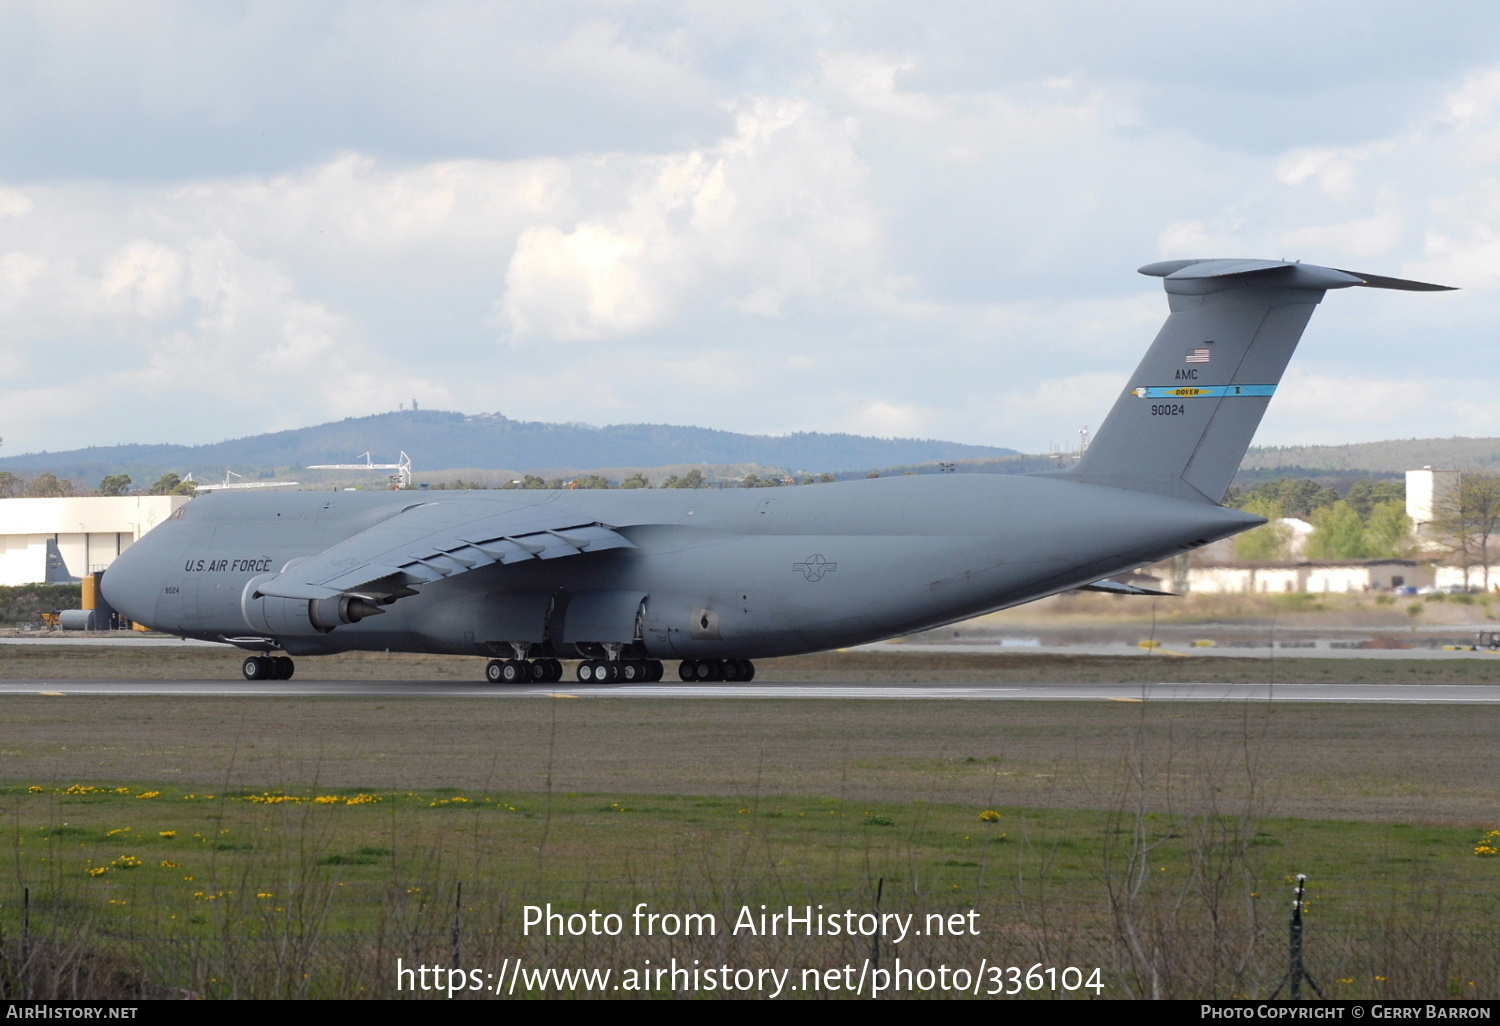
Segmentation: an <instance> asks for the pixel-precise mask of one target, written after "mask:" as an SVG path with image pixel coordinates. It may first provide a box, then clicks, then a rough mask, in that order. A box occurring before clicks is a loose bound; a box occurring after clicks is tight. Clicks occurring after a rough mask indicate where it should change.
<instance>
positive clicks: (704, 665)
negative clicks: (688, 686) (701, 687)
mask: <svg viewBox="0 0 1500 1026" xmlns="http://www.w3.org/2000/svg"><path fill="white" fill-rule="evenodd" d="M693 679H694V680H698V681H706V680H723V679H724V664H723V663H721V662H720V661H719V660H717V659H701V660H699V661H698V662H697V664H696V665H695V666H694V667H693Z"/></svg>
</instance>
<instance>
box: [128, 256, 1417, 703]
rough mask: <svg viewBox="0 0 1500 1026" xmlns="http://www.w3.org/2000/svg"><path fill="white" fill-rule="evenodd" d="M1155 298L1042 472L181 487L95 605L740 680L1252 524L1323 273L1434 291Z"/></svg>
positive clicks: (557, 667)
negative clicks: (1091, 424) (1117, 389)
mask: <svg viewBox="0 0 1500 1026" xmlns="http://www.w3.org/2000/svg"><path fill="white" fill-rule="evenodd" d="M1140 270H1141V273H1143V274H1147V275H1154V276H1156V277H1159V278H1162V279H1163V280H1164V284H1165V287H1166V291H1167V299H1168V303H1169V305H1170V308H1171V313H1170V315H1169V316H1168V318H1167V321H1166V324H1165V326H1164V327H1163V328H1162V329H1161V332H1160V333H1159V334H1158V335H1157V337H1156V341H1155V342H1154V343H1153V344H1152V346H1151V348H1150V350H1149V351H1148V352H1147V354H1146V357H1145V359H1144V360H1142V361H1141V364H1140V366H1139V367H1138V368H1137V369H1136V371H1135V373H1134V374H1133V375H1132V376H1131V378H1130V380H1129V382H1128V383H1127V384H1126V386H1125V389H1124V391H1123V392H1122V393H1121V395H1120V397H1119V399H1118V400H1117V401H1116V402H1115V405H1114V408H1113V409H1112V410H1111V411H1110V413H1109V416H1108V417H1107V418H1106V419H1105V421H1104V423H1103V425H1102V426H1101V427H1100V429H1099V431H1098V433H1097V434H1096V436H1095V438H1094V441H1093V444H1092V445H1090V446H1089V448H1088V451H1087V453H1086V454H1085V455H1084V456H1083V458H1082V459H1081V460H1080V461H1079V462H1078V463H1077V465H1076V466H1074V467H1072V468H1071V469H1068V470H1066V471H1057V472H1050V473H1044V474H1035V475H1025V476H1019V475H1018V476H1002V475H989V474H970V475H959V474H942V475H929V476H916V477H893V478H878V479H871V480H863V481H849V482H843V483H838V484H832V485H821V486H816V487H806V488H784V489H778V490H775V491H767V490H764V489H726V490H719V489H712V490H708V489H705V490H689V491H680V490H676V489H671V490H644V489H642V490H633V491H571V492H570V491H489V492H453V493H422V492H411V491H391V492H378V493H368V492H366V493H360V492H348V493H346V492H337V493H332V494H330V493H327V492H323V493H318V492H291V493H287V492H283V493H277V494H264V495H233V494H227V493H226V494H216V495H205V496H199V497H198V498H196V499H194V500H193V501H192V502H191V503H188V504H187V505H185V506H183V507H181V508H179V509H178V510H177V511H176V512H175V513H173V514H172V516H171V518H169V519H168V520H167V521H166V522H164V523H162V524H161V525H160V526H158V527H157V528H155V529H154V530H152V531H151V532H150V533H149V534H148V535H146V536H145V537H144V538H142V539H141V540H140V541H139V542H137V543H136V544H135V545H133V546H131V547H130V548H129V549H128V550H127V551H126V552H124V553H123V554H121V555H120V556H119V558H117V559H116V560H115V562H114V565H113V566H111V567H110V568H109V570H108V572H107V573H106V574H105V575H104V580H103V591H104V595H105V598H106V599H107V600H108V602H109V603H110V604H111V605H113V606H114V607H115V609H117V610H119V611H120V612H121V613H123V614H124V615H125V616H127V617H129V618H130V619H132V620H135V621H137V622H140V623H145V624H148V625H150V626H151V627H154V628H156V629H157V630H161V631H165V632H168V633H171V634H177V635H181V636H183V637H189V638H202V639H206V640H212V641H219V642H225V643H228V644H230V645H236V646H238V647H240V648H241V649H245V650H248V651H250V652H254V653H259V654H256V655H252V656H250V657H249V658H247V659H246V660H245V662H244V667H243V670H244V675H245V677H246V678H248V679H251V680H256V679H280V680H285V679H288V678H290V677H291V676H292V671H293V665H292V659H291V657H292V656H304V655H305V656H312V655H319V654H326V653H332V652H344V651H350V650H367V651H368V650H374V651H381V650H388V651H397V652H442V653H453V654H461V655H474V656H480V657H489V662H488V664H487V666H486V677H487V678H488V679H489V680H491V681H493V682H497V683H499V682H507V683H511V682H513V683H523V682H527V681H539V682H551V681H556V680H558V679H560V677H561V676H562V672H563V667H562V663H561V662H560V661H559V659H560V658H577V659H581V660H582V662H581V663H580V664H579V666H578V671H577V672H578V678H579V679H580V680H583V681H600V682H613V681H647V680H659V679H661V676H662V673H663V665H662V660H666V659H676V660H681V662H680V666H679V670H678V674H679V676H680V677H681V678H682V679H683V680H749V679H751V678H752V677H753V675H754V672H755V667H754V664H753V663H752V662H751V661H750V660H752V659H756V658H765V657H770V656H780V655H793V654H797V653H804V652H815V651H819V650H822V649H830V648H837V647H845V646H849V645H858V644H862V643H865V642H871V641H878V640H880V639H882V638H889V637H894V636H897V635H902V634H909V633H911V632H913V631H920V630H925V629H927V628H931V627H938V626H941V625H943V624H947V623H952V622H954V621H957V620H962V619H964V618H966V617H971V616H975V615H978V614H980V613H986V612H990V611H993V610H997V609H1004V608H1006V607H1009V606H1015V605H1019V604H1021V603H1023V602H1030V601H1033V600H1034V599H1039V598H1043V597H1044V596H1047V595H1053V594H1056V593H1058V592H1062V591H1068V590H1071V589H1076V588H1080V587H1095V588H1099V589H1103V590H1115V591H1130V590H1138V589H1130V588H1128V587H1126V586H1123V585H1119V584H1116V583H1114V582H1111V581H1109V580H1108V578H1109V577H1110V576H1111V575H1113V574H1119V573H1122V572H1125V571H1129V570H1133V569H1136V568H1139V567H1142V566H1145V565H1148V564H1151V563H1155V562H1158V561H1160V560H1163V559H1167V558H1169V557H1171V556H1175V555H1177V554H1179V553H1181V552H1185V551H1187V550H1189V549H1192V548H1195V547H1196V546H1199V545H1203V544H1205V543H1207V542H1211V541H1214V540H1216V539H1219V538H1225V537H1228V536H1230V535H1232V534H1235V533H1237V532H1240V531H1244V530H1246V529H1248V528H1251V527H1254V526H1256V525H1258V524H1261V523H1264V522H1265V521H1264V520H1263V519H1262V518H1260V517H1257V516H1252V515H1250V514H1248V513H1243V512H1240V511H1239V510H1234V509H1226V508H1225V507H1223V506H1221V505H1219V503H1220V501H1221V500H1222V499H1223V496H1224V493H1225V492H1226V491H1227V489H1228V487H1229V483H1230V481H1231V479H1232V478H1233V477H1234V474H1235V471H1236V470H1237V469H1238V467H1239V464H1240V460H1241V459H1243V458H1244V455H1245V450H1246V449H1247V448H1248V447H1249V444H1250V440H1251V437H1252V436H1253V435H1254V433H1255V429H1256V427H1257V426H1258V425H1259V423H1260V419H1261V415H1262V414H1263V413H1264V411H1265V409H1266V405H1267V404H1268V403H1269V402H1270V399H1271V396H1272V394H1273V393H1274V392H1275V391H1276V386H1277V383H1278V382H1279V381H1280V380H1281V375H1282V372H1283V371H1284V370H1285V368H1286V365H1287V361H1288V360H1289V359H1290V358H1291V355H1292V351H1293V349H1294V348H1295V347H1296V345H1297V341H1298V339H1299V338H1300V337H1301V335H1302V331H1303V328H1304V327H1306V325H1307V322H1308V319H1309V318H1310V317H1311V316H1312V312H1313V308H1314V307H1316V306H1317V304H1318V303H1319V302H1320V301H1321V300H1322V299H1323V294H1324V293H1325V292H1326V291H1327V290H1329V289H1341V288H1348V287H1350V286H1364V287H1368V288H1384V289H1405V290H1415V291H1433V290H1440V289H1443V288H1444V287H1443V286H1439V285H1427V284H1423V283H1421V282H1411V281H1403V280H1400V279H1395V278H1384V277H1379V276H1376V275H1369V274H1361V273H1356V272H1353V271H1341V270H1336V269H1334V268H1328V267H1317V266H1313V265H1310V264H1300V263H1288V262H1285V261H1269V260H1170V261H1165V262H1162V263H1155V264H1148V265H1147V266H1145V267H1143V268H1141V269H1140Z"/></svg>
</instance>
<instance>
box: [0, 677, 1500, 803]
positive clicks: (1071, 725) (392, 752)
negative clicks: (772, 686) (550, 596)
mask: <svg viewBox="0 0 1500 1026" xmlns="http://www.w3.org/2000/svg"><path fill="white" fill-rule="evenodd" d="M0 711H3V717H4V724H5V731H4V740H3V741H0V779H4V780H9V781H15V782H22V781H24V782H27V783H34V782H35V783H49V782H64V783H66V782H70V781H73V780H80V779H83V780H91V781H98V780H106V781H107V780H157V781H162V782H165V783H175V782H182V783H185V784H197V783H215V784H217V785H219V786H226V787H227V786H243V787H271V786H289V787H290V786H298V785H301V784H303V783H305V782H309V781H319V782H320V783H322V784H326V785H328V786H337V787H356V788H358V787H368V788H394V787H412V788H431V787H459V788H473V787H480V786H487V787H494V788H500V789H504V790H511V791H533V790H535V789H537V788H539V787H542V786H543V785H544V782H545V781H547V780H548V779H550V780H551V781H552V784H553V786H554V787H556V788H558V789H560V790H565V791H593V792H626V793H640V794H703V795H728V796H735V797H743V796H746V795H750V794H801V795H830V794H832V795H845V796H849V797H853V798H858V799H862V800H864V799H868V800H876V799H878V800H888V801H931V802H952V803H963V804H968V803H974V802H979V803H985V802H999V803H1004V804H1009V805H1018V806H1022V805H1024V806H1033V807H1052V806H1055V807H1064V808H1095V809H1104V808H1109V807H1111V806H1112V804H1113V802H1114V800H1115V798H1114V795H1115V784H1116V782H1117V780H1118V777H1119V774H1120V772H1121V770H1120V766H1121V760H1122V759H1124V758H1125V757H1126V756H1127V755H1129V754H1130V753H1131V752H1137V753H1139V752H1145V753H1155V754H1154V755H1152V759H1153V760H1156V761H1159V762H1160V766H1159V767H1155V768H1154V769H1153V773H1154V774H1155V777H1154V779H1155V780H1156V786H1155V787H1154V789H1153V794H1152V796H1151V807H1152V808H1154V809H1160V810H1166V809H1170V808H1180V807H1181V803H1182V802H1183V801H1184V800H1185V798H1184V797H1183V796H1184V795H1186V794H1189V793H1192V792H1194V790H1195V789H1197V788H1198V787H1199V786H1200V783H1199V782H1200V781H1202V780H1204V779H1221V780H1222V781H1223V782H1222V784H1221V785H1220V786H1221V787H1222V788H1225V789H1227V791H1228V792H1229V793H1230V794H1234V793H1237V792H1238V791H1242V790H1244V788H1245V787H1246V786H1248V785H1247V783H1246V781H1247V780H1248V779H1249V778H1250V775H1251V774H1252V771H1253V776H1254V779H1255V780H1256V783H1257V786H1258V787H1259V788H1260V789H1261V790H1262V792H1264V793H1265V794H1267V795H1270V796H1272V797H1273V798H1274V802H1273V804H1272V806H1271V807H1272V808H1273V810H1274V811H1275V812H1276V814H1279V815H1290V816H1312V817H1317V818H1341V819H1368V820H1394V821H1406V822H1422V823H1454V824H1463V825H1479V824H1483V823H1490V822H1495V821H1500V799H1497V795H1500V764H1497V763H1496V762H1495V760H1494V759H1492V758H1490V757H1489V756H1488V755H1487V753H1488V751H1489V750H1490V748H1491V747H1492V746H1493V739H1494V737H1495V736H1496V735H1497V733H1500V709H1497V708H1495V707H1491V706H1463V707H1455V706H1411V705H1402V706H1394V705H1393V706H1377V705H1358V706H1338V705H1290V704H1286V705H1245V704H1239V703H1235V704H1223V705H1219V704H1213V703H1192V704H1186V703H1185V704H1180V705H1174V704H1166V703H1147V704H1126V703H1114V702H1099V703H1083V702H1067V703H1050V702H941V701H921V702H881V701H847V700H829V701H808V700H798V701H777V700H765V699H757V700H754V701H732V700H726V701H715V700H702V699H697V700H692V701H683V702H673V701H671V700H667V699H658V700H618V701H617V700H610V699H588V700H586V701H585V700H577V701H570V700H566V699H556V700H547V699H537V700H534V701H533V700H525V699H511V700H507V701H504V702H491V701H474V700H470V699H451V698H448V699H420V698H408V699H368V698H347V699H331V698H319V699H307V700H288V699H285V698H266V699H255V698H223V699H213V698H201V697H194V698H185V697H179V698H143V697H112V698H106V697H74V696H68V697H47V696H35V695H11V696H6V697H4V699H3V700H0ZM1153 765H1154V764H1153Z"/></svg>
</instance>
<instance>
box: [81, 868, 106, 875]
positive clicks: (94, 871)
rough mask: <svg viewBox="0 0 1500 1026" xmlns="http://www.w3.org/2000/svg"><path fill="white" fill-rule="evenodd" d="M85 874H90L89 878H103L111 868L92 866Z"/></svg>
mask: <svg viewBox="0 0 1500 1026" xmlns="http://www.w3.org/2000/svg"><path fill="white" fill-rule="evenodd" d="M85 872H86V873H88V875H89V876H103V875H104V874H105V873H108V872H109V867H108V866H90V867H89V868H88V869H87V870H85Z"/></svg>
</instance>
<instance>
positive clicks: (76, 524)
mask: <svg viewBox="0 0 1500 1026" xmlns="http://www.w3.org/2000/svg"><path fill="white" fill-rule="evenodd" d="M188 499H189V496H186V495H122V496H119V497H114V496H91V497H86V498H72V499H0V585H17V584H39V583H41V582H43V581H45V580H46V579H47V542H49V541H55V542H57V547H58V551H60V552H61V553H62V557H63V562H65V563H67V565H68V573H70V574H71V575H72V576H74V577H82V576H84V575H85V574H88V573H92V572H93V571H95V570H107V569H108V568H109V564H111V563H113V562H114V561H115V557H116V556H118V555H119V554H120V553H122V552H124V551H125V550H126V549H128V548H129V547H130V546H131V545H134V544H135V543H136V542H137V541H138V540H139V539H140V537H141V535H143V534H145V533H146V532H147V531H149V530H151V528H153V527H155V526H156V525H157V524H159V523H161V522H162V521H163V520H165V519H167V517H168V516H170V515H171V513H172V511H173V510H174V509H176V508H177V507H178V506H181V505H182V504H183V503H185V502H187V501H188Z"/></svg>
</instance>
